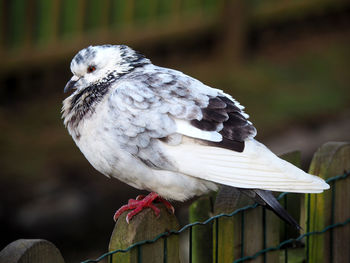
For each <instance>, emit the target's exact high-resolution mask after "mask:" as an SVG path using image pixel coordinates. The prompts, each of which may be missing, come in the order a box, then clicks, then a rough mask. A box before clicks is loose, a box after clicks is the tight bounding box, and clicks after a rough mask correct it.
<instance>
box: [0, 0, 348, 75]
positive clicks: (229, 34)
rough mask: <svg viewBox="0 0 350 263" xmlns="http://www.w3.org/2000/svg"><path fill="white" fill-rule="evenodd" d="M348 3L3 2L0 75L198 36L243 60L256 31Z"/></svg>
mask: <svg viewBox="0 0 350 263" xmlns="http://www.w3.org/2000/svg"><path fill="white" fill-rule="evenodd" d="M347 5H348V3H347V1H344V0H334V1H331V0H310V1H306V2H305V1H273V0H269V1H255V0H249V1H241V0H235V1H229V0H218V1H215V0H186V1H185V0H169V1H162V0H148V1H136V0H129V1H121V0H101V1H94V0H78V1H70V0H52V1H46V0H28V1H24V0H12V1H7V0H0V57H1V58H2V63H1V64H0V73H4V72H8V71H11V70H14V69H18V68H22V67H26V66H30V67H32V66H33V65H39V64H45V63H50V62H52V61H56V60H62V59H65V58H67V56H71V55H72V54H74V53H75V52H76V51H77V50H80V49H81V48H82V47H85V46H87V45H91V44H95V45H96V44H102V43H125V44H135V43H140V42H142V43H145V42H152V43H154V42H157V41H161V40H165V39H166V40H167V41H169V40H170V39H174V40H176V39H177V37H178V36H184V35H185V36H186V35H187V36H189V35H192V36H193V34H200V33H201V32H208V31H209V32H210V31H211V32H213V34H218V33H219V34H220V36H219V37H218V41H220V42H222V43H219V47H220V48H221V47H222V46H224V47H230V48H229V50H230V56H232V57H233V58H234V57H235V56H237V54H240V49H241V48H242V47H243V44H242V43H243V41H244V39H245V37H246V35H245V33H246V32H247V30H248V29H249V28H251V27H255V28H262V27H265V26H266V25H268V24H271V23H276V22H281V21H282V22H283V21H287V20H289V19H302V18H303V17H305V16H307V15H308V14H312V13H322V12H325V11H327V12H328V11H329V10H337V9H341V8H343V7H344V6H347Z"/></svg>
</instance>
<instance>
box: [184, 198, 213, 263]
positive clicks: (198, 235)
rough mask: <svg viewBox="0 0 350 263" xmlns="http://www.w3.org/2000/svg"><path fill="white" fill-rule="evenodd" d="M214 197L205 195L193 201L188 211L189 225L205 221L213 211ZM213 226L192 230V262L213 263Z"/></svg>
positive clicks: (196, 227)
mask: <svg viewBox="0 0 350 263" xmlns="http://www.w3.org/2000/svg"><path fill="white" fill-rule="evenodd" d="M214 198H215V197H214V195H205V196H202V197H200V198H198V199H197V200H196V201H194V202H193V203H192V204H191V206H190V208H189V209H190V210H189V219H190V223H193V222H203V221H205V220H207V219H208V218H209V217H210V216H211V214H212V211H213V202H214ZM212 249H213V224H207V225H203V226H195V227H193V228H192V262H193V263H206V262H207V263H210V262H213V250H212Z"/></svg>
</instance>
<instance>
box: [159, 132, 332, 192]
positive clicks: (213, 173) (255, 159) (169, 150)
mask: <svg viewBox="0 0 350 263" xmlns="http://www.w3.org/2000/svg"><path fill="white" fill-rule="evenodd" d="M164 147H165V148H164V151H165V154H166V155H167V156H168V157H170V158H171V160H172V161H173V162H174V163H176V164H177V167H178V170H179V172H181V173H184V174H186V175H190V176H193V177H198V178H201V179H205V180H208V181H213V182H216V183H220V184H224V185H229V186H233V187H240V188H250V189H264V190H271V191H279V192H295V193H320V192H323V190H326V189H328V188H329V185H328V184H327V183H326V182H325V181H324V180H323V179H321V178H319V177H317V176H314V175H311V174H308V173H305V172H304V171H302V170H301V169H299V168H297V167H295V166H294V165H292V164H290V163H288V162H286V161H284V160H282V159H280V158H278V157H277V156H276V155H275V154H274V153H272V152H271V151H270V150H269V149H268V148H266V147H265V146H264V145H263V144H261V143H259V142H257V141H256V140H254V139H251V140H247V141H246V142H245V149H244V151H243V152H242V153H239V152H234V151H230V150H227V149H223V148H218V147H212V146H204V145H199V144H196V143H194V142H192V143H191V142H184V143H183V144H180V145H177V146H169V145H166V144H164Z"/></svg>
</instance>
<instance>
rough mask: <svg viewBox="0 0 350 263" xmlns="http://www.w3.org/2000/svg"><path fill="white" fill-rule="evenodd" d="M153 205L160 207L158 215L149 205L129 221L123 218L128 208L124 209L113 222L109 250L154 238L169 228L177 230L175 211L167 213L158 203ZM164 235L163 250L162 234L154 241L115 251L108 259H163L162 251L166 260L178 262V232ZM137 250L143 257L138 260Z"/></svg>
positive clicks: (152, 260)
mask: <svg viewBox="0 0 350 263" xmlns="http://www.w3.org/2000/svg"><path fill="white" fill-rule="evenodd" d="M156 206H157V207H158V208H159V209H160V210H161V211H160V216H159V218H157V217H156V216H155V215H154V213H153V211H152V210H151V209H144V210H143V211H142V212H141V213H139V214H137V215H136V216H135V217H134V218H133V219H132V220H131V221H130V224H128V223H127V222H126V220H125V218H126V215H127V212H124V213H123V214H122V215H121V216H120V217H119V219H118V221H117V223H116V224H115V227H114V230H113V233H112V236H111V239H110V243H109V251H114V250H117V249H126V248H128V247H129V246H130V245H132V244H134V243H136V242H138V241H143V240H150V239H153V238H155V237H156V236H157V235H159V234H161V233H163V232H166V231H169V230H178V228H179V224H178V221H177V219H176V217H175V215H173V214H170V213H169V212H168V211H167V209H166V208H165V207H164V206H163V205H161V204H157V205H156ZM166 239H167V240H166V247H167V249H166V251H164V238H160V239H159V240H158V241H157V242H155V243H153V244H145V245H142V246H141V247H140V250H138V248H134V249H132V250H131V251H129V252H127V253H117V254H114V255H113V259H112V261H111V262H115V263H116V262H118V263H126V262H128V263H133V262H154V263H157V262H165V261H164V256H165V253H164V252H166V256H167V261H166V262H168V263H178V262H179V238H178V236H177V235H171V236H169V237H167V238H166ZM138 254H139V255H140V256H141V258H142V261H137V260H138Z"/></svg>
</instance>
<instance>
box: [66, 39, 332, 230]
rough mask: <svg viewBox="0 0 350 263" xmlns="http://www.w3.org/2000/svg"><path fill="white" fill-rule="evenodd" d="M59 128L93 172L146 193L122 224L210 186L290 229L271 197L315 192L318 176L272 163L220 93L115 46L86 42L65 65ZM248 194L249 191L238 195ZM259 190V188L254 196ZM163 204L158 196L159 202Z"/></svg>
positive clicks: (320, 183)
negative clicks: (232, 190)
mask: <svg viewBox="0 0 350 263" xmlns="http://www.w3.org/2000/svg"><path fill="white" fill-rule="evenodd" d="M70 67H71V71H72V73H73V75H74V76H73V77H72V78H71V80H70V81H69V82H68V83H67V85H66V87H65V89H64V91H65V92H68V91H71V90H73V93H72V94H71V95H70V96H69V97H68V98H66V99H65V100H64V101H63V108H62V112H63V114H62V117H63V119H64V124H65V126H66V127H67V129H68V131H69V133H70V134H71V136H72V137H73V139H74V141H75V143H76V144H77V146H78V147H79V149H80V150H81V151H82V153H83V154H84V155H85V157H86V158H87V159H88V161H89V162H90V163H91V164H92V166H93V167H95V168H96V169H97V170H98V171H99V172H101V173H102V174H104V175H106V176H109V177H115V178H118V179H119V180H121V181H123V182H124V183H127V184H129V185H131V186H133V187H135V188H138V189H144V190H148V191H150V192H151V193H150V194H149V195H148V196H146V197H138V198H136V200H130V201H129V203H128V205H126V206H123V207H122V208H121V209H119V210H118V211H117V212H116V214H115V216H114V218H115V220H116V219H117V218H118V217H119V215H120V214H121V213H122V212H124V211H126V210H132V209H133V210H132V211H131V212H130V213H129V214H128V215H127V221H129V220H130V219H131V218H132V217H133V216H134V215H135V214H137V213H138V212H140V211H141V210H142V209H143V208H144V207H150V208H152V209H153V210H154V211H155V213H156V214H157V215H158V214H159V209H158V208H157V207H155V206H154V205H153V204H152V202H153V201H158V202H159V201H161V202H163V203H164V204H165V205H166V206H167V207H168V208H169V209H173V208H172V206H171V205H170V203H168V202H167V201H166V200H165V199H167V200H178V201H184V200H187V199H189V198H191V197H194V196H198V195H202V194H204V193H207V192H208V191H215V190H217V189H218V186H219V185H228V186H232V187H236V188H240V189H243V190H242V191H244V192H245V193H246V194H248V195H250V196H252V197H253V198H255V199H256V200H258V201H260V202H259V203H260V204H263V205H267V207H269V208H271V209H272V210H274V211H275V213H277V214H278V215H279V216H280V217H282V218H283V219H285V220H286V221H287V222H289V223H291V224H293V225H295V226H297V227H298V225H297V223H296V222H295V221H294V219H293V218H291V217H290V216H289V215H288V213H287V212H286V211H284V210H283V208H282V207H281V206H280V204H279V203H278V202H277V201H276V199H275V198H274V197H273V195H272V194H271V192H269V191H263V190H270V191H283V192H284V191H286V192H295V193H320V192H322V191H323V190H325V189H328V188H329V185H328V184H327V183H325V181H324V180H322V179H321V178H319V177H317V176H314V175H310V174H307V173H305V172H303V171H302V170H300V169H299V168H297V167H295V166H293V165H292V164H290V163H288V162H286V161H283V160H281V159H280V158H278V157H277V156H276V155H275V154H273V153H272V152H271V151H270V150H269V149H267V148H266V147H265V146H264V145H263V144H261V143H259V142H258V141H256V140H255V139H254V136H255V135H256V129H255V128H254V126H253V125H252V123H251V122H250V121H248V117H249V116H248V115H247V114H246V113H244V111H243V109H244V107H243V106H241V105H240V104H239V103H238V102H237V101H236V100H234V99H233V98H232V97H231V96H230V95H228V94H226V93H224V92H223V91H221V90H218V89H214V88H211V87H209V86H207V85H205V84H203V83H202V82H200V81H198V80H196V79H194V78H192V77H190V76H187V75H185V74H183V73H182V72H179V71H176V70H172V69H168V68H162V67H158V66H155V65H153V64H152V63H151V61H150V60H149V59H147V58H146V57H145V56H143V55H142V54H140V53H138V52H135V51H134V50H133V49H131V48H129V47H127V46H125V45H103V46H90V47H88V48H85V49H83V50H81V51H80V52H79V53H78V54H77V55H76V56H75V57H74V58H73V60H72V62H71V66H70ZM247 189H252V190H247ZM258 189H260V190H258ZM163 198H164V199H163Z"/></svg>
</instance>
